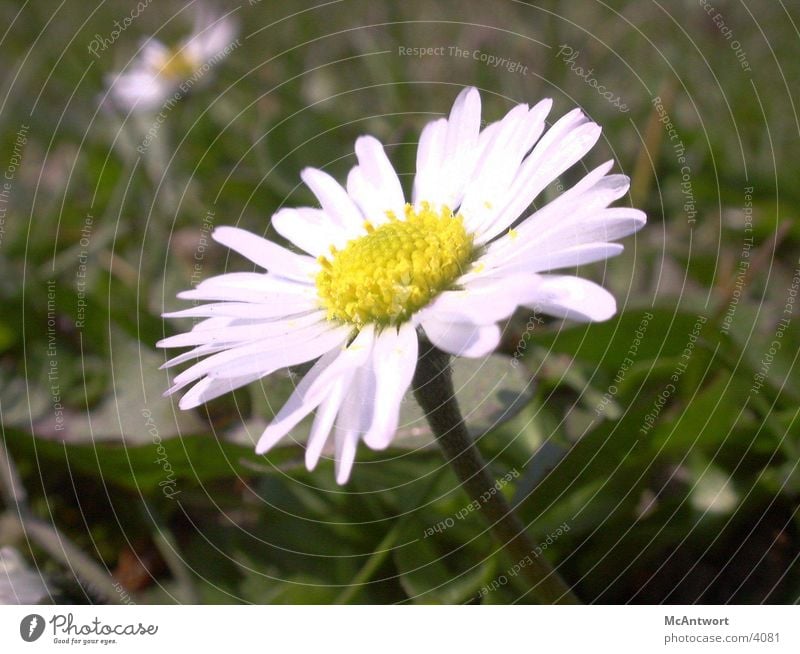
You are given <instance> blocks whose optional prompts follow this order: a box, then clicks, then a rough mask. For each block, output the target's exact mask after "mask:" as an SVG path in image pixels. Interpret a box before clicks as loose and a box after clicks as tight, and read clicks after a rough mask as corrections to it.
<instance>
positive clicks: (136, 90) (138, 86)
mask: <svg viewBox="0 0 800 654" xmlns="http://www.w3.org/2000/svg"><path fill="white" fill-rule="evenodd" d="M109 85H110V90H111V93H112V96H113V98H114V102H115V103H116V104H117V105H118V106H119V107H121V108H123V109H126V110H132V109H136V110H139V111H152V110H153V109H156V108H158V107H160V106H161V105H162V104H163V103H164V101H165V100H166V99H167V97H168V96H169V95H170V93H171V92H172V88H173V87H172V84H170V83H168V82H167V81H166V80H164V79H163V78H162V77H161V76H160V75H155V74H153V73H152V72H150V71H136V70H134V71H131V72H128V73H121V74H119V75H117V76H116V77H115V78H111V79H110V80H109Z"/></svg>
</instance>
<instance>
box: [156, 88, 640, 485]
mask: <svg viewBox="0 0 800 654" xmlns="http://www.w3.org/2000/svg"><path fill="white" fill-rule="evenodd" d="M551 105H552V101H551V100H543V101H541V102H539V103H538V104H536V105H534V106H533V107H529V106H528V105H526V104H520V105H517V106H516V107H514V108H513V109H512V110H511V111H509V112H508V113H507V114H506V115H505V117H504V118H503V119H502V120H499V121H497V122H494V123H491V124H490V125H488V126H486V127H485V128H484V129H481V106H480V96H479V94H478V91H477V90H476V89H474V88H467V89H465V90H464V91H462V92H461V93H460V94H459V96H458V98H457V99H456V101H455V103H454V105H453V108H452V110H451V112H450V115H449V117H448V118H440V119H438V120H435V121H433V122H431V123H429V124H428V125H427V126H426V127H425V128H424V129H423V131H422V134H421V136H420V140H419V146H418V151H417V165H416V176H415V178H414V185H413V194H412V197H411V202H406V200H405V198H404V195H403V189H402V187H401V184H400V180H399V178H398V176H397V173H396V172H395V170H394V168H393V167H392V164H391V163H390V162H389V159H388V157H387V156H386V153H385V152H384V149H383V146H382V145H381V143H380V142H379V141H378V140H376V139H375V138H373V137H371V136H362V137H360V138H359V139H358V140H357V141H356V144H355V154H356V158H357V160H358V164H357V165H356V166H355V167H354V168H353V169H352V170H351V171H350V173H349V175H348V177H347V184H346V186H345V187H342V186H340V185H339V184H338V183H337V182H336V180H335V179H333V178H332V177H331V176H330V175H328V174H327V173H325V172H323V171H321V170H317V169H315V168H306V169H305V170H303V171H302V173H301V177H302V179H303V181H304V182H305V184H306V185H307V186H308V187H309V188H310V189H311V191H312V192H313V193H314V195H315V196H316V198H317V200H318V201H319V204H320V207H319V208H316V207H313V208H312V207H302V208H292V209H288V208H287V209H281V210H280V211H278V212H277V213H276V214H275V215H274V216H273V217H272V224H273V226H274V227H275V229H276V230H277V231H278V233H280V234H281V235H282V236H283V237H284V238H286V239H287V240H288V241H289V242H291V243H292V244H294V246H296V248H297V249H298V250H301V251H302V253H298V252H295V251H293V250H291V249H287V248H285V247H282V246H280V245H278V244H276V243H274V242H272V241H270V240H268V239H265V238H261V237H260V236H257V235H255V234H252V233H250V232H248V231H245V230H243V229H238V228H235V227H219V228H217V229H216V230H215V231H214V233H213V238H214V239H215V240H216V241H217V242H219V243H221V244H222V245H225V246H227V247H228V248H230V249H232V250H235V251H236V252H238V253H239V254H241V255H242V256H244V257H246V258H247V259H249V260H250V261H252V262H253V263H254V264H256V266H258V267H260V268H263V269H265V270H266V271H267V272H235V273H226V274H223V275H219V276H217V277H212V278H210V279H207V280H205V281H203V282H201V283H200V284H199V285H198V286H197V287H196V288H195V289H193V290H190V291H185V292H183V293H180V294H179V296H178V297H181V298H184V299H187V300H201V301H208V302H209V303H208V304H203V305H199V306H195V307H192V308H190V309H185V310H183V311H177V312H175V313H167V314H164V316H165V317H169V318H179V317H193V318H203V319H204V320H202V321H201V322H199V323H198V324H197V325H196V326H195V327H194V329H192V330H191V331H190V332H188V333H184V334H180V335H177V336H172V337H170V338H166V339H164V340H162V341H160V342H159V343H158V345H159V346H160V347H183V346H193V347H194V349H192V350H190V351H189V352H186V353H184V354H182V355H180V356H178V357H176V358H173V359H171V360H170V361H168V362H167V363H166V364H165V367H171V366H174V365H177V364H180V363H184V362H187V361H192V360H196V359H198V358H200V357H205V358H203V359H202V360H200V361H198V362H196V363H194V365H192V366H191V367H190V368H188V369H187V370H185V371H184V372H181V373H180V374H178V375H177V376H176V377H175V378H174V385H173V386H172V388H170V389H169V390H168V391H167V394H168V395H169V394H172V393H175V392H177V391H180V390H182V389H184V388H185V387H186V386H188V385H189V384H193V386H192V387H191V388H190V389H189V390H188V391H187V392H186V393H185V394H184V395H183V397H182V398H181V400H180V402H179V406H180V407H181V408H182V409H190V408H192V407H197V406H198V405H200V404H202V403H204V402H207V401H208V400H211V399H212V398H215V397H217V396H219V395H222V394H223V393H226V392H227V391H230V390H232V389H235V388H237V387H240V386H242V385H244V384H248V383H250V382H252V381H255V380H257V379H260V378H262V377H264V376H266V375H269V374H271V373H274V372H276V371H278V370H280V369H282V368H286V367H288V366H294V365H297V364H301V363H304V362H310V361H313V360H316V363H314V365H313V367H312V368H311V369H310V371H309V372H308V373H307V374H306V375H305V376H304V377H303V379H302V380H301V381H300V382H299V383H298V385H297V387H296V388H295V390H294V393H293V394H292V396H291V397H290V398H289V400H288V401H287V403H286V404H285V405H284V406H283V407H282V408H281V409H280V411H279V412H278V413H277V415H276V416H275V418H274V420H273V421H272V422H271V423H270V424H269V425H268V426H267V428H266V429H265V431H264V433H263V435H262V436H261V438H260V440H259V441H258V444H257V445H256V452H258V453H265V452H267V451H268V450H269V449H270V448H271V447H273V446H274V445H275V444H276V443H278V441H280V440H281V439H282V438H283V437H284V436H286V435H287V434H288V433H289V432H290V431H291V430H292V429H293V428H294V427H295V426H296V425H297V424H298V423H299V422H300V421H301V420H303V418H305V417H306V416H308V415H310V414H311V413H312V412H313V413H314V414H315V415H314V419H313V424H312V427H311V432H310V436H309V438H308V442H307V444H306V454H305V459H306V465H307V467H308V469H309V470H311V469H313V468H314V466H315V465H316V464H317V462H318V461H319V458H320V455H321V453H322V452H323V448H324V447H325V445H326V443H327V441H328V439H329V438H333V443H334V448H333V449H334V452H335V470H336V480H337V481H338V482H339V483H340V484H343V483H345V482H346V481H347V479H348V477H349V475H350V472H351V469H352V466H353V461H354V459H355V455H356V448H357V445H358V443H359V441H362V440H363V441H364V443H365V444H366V445H367V446H368V447H370V448H372V449H375V450H380V449H383V448H385V447H387V446H388V445H389V444H390V442H391V441H392V438H393V436H394V434H395V431H396V428H397V426H398V419H399V418H398V414H399V408H400V403H401V400H402V398H403V395H404V394H405V393H406V391H407V390H408V388H409V386H410V385H411V381H412V377H413V374H414V370H415V366H416V363H417V355H418V348H419V338H420V336H421V334H424V335H425V337H427V339H428V340H429V341H430V342H431V343H432V344H433V345H435V346H436V347H438V348H440V349H441V350H444V351H445V352H448V353H450V354H452V355H455V356H465V357H482V356H484V355H487V354H489V353H490V352H492V350H494V349H495V348H496V346H497V345H498V342H499V340H500V335H501V330H500V327H499V326H498V323H499V322H500V321H503V320H504V319H506V318H508V317H509V316H511V314H512V313H513V312H514V311H515V309H517V308H518V307H528V308H535V309H536V310H537V311H541V312H545V313H548V314H550V315H552V316H556V317H561V318H569V319H572V320H581V321H594V320H606V319H607V318H610V317H611V316H612V315H613V314H614V313H615V311H616V303H615V301H614V298H613V297H612V296H611V295H610V294H609V293H608V292H607V291H606V290H604V289H603V288H601V287H600V286H598V285H597V284H595V283H593V282H591V281H589V280H586V279H582V278H580V277H575V276H571V275H564V274H553V273H551V272H550V271H552V270H554V269H557V268H568V267H574V266H577V265H580V264H585V263H589V262H592V261H599V260H603V259H606V258H607V257H611V256H614V255H616V254H619V253H620V252H621V251H622V246H621V245H619V244H617V243H613V242H611V241H613V240H615V239H618V238H620V237H623V236H626V235H628V234H631V233H633V232H635V231H636V230H638V229H639V228H640V227H642V226H643V225H644V223H645V216H644V214H643V213H642V212H641V211H637V210H636V209H631V208H627V207H618V208H609V207H608V205H609V204H610V203H611V202H613V201H614V200H617V199H619V198H621V197H622V196H623V195H625V193H626V192H627V190H628V186H629V180H628V178H627V177H626V176H624V175H609V174H608V172H609V170H610V169H611V166H612V163H613V162H612V161H608V162H606V163H604V164H603V165H601V166H599V167H598V168H596V169H594V170H592V171H591V172H590V173H589V174H588V175H586V176H585V177H584V178H583V179H582V180H581V181H580V182H578V183H577V184H576V185H575V186H573V187H572V188H570V189H569V190H567V191H566V192H564V193H563V194H562V195H561V196H559V197H558V198H557V199H555V200H553V201H552V202H550V203H548V204H545V205H544V206H542V207H541V208H539V209H537V210H535V211H533V213H531V214H530V215H527V216H526V215H525V214H526V211H527V209H528V207H529V206H530V205H531V203H532V202H533V200H534V199H535V198H536V197H537V196H538V195H539V193H540V192H541V191H542V190H544V189H545V187H547V186H548V185H549V184H550V183H551V182H553V181H554V180H555V179H556V178H557V177H558V176H559V175H561V174H562V173H563V172H564V171H565V170H567V169H568V168H570V167H571V166H572V165H573V164H575V163H576V162H577V161H578V160H579V159H581V157H583V156H584V155H585V154H586V153H587V152H588V151H589V150H590V149H591V147H592V146H593V145H594V144H595V142H596V141H597V139H598V138H599V136H600V127H599V126H598V125H596V124H595V123H593V122H591V121H590V120H588V119H587V118H586V116H584V114H583V113H582V112H581V111H580V110H578V109H575V110H574V111H571V112H570V113H568V114H566V115H565V116H564V117H563V118H561V119H560V120H558V121H556V122H555V123H554V124H553V125H552V127H550V129H548V130H547V131H545V119H546V118H547V115H548V113H549V112H550V108H551Z"/></svg>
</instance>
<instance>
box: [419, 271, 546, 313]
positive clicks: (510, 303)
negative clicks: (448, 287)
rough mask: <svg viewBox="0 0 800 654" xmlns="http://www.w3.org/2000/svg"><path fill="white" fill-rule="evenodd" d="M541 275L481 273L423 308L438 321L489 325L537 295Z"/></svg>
mask: <svg viewBox="0 0 800 654" xmlns="http://www.w3.org/2000/svg"><path fill="white" fill-rule="evenodd" d="M539 283H540V280H539V277H538V276H536V275H528V274H510V275H497V276H496V277H491V276H481V277H477V278H474V279H471V280H469V281H467V282H465V283H463V289H461V290H458V291H445V292H444V293H442V294H440V295H439V296H438V297H437V298H436V299H435V300H434V301H433V302H432V303H431V304H430V305H429V306H428V308H427V309H425V310H424V311H423V312H420V315H421V319H423V320H424V318H425V317H426V316H428V315H430V316H432V317H433V318H435V319H436V320H437V321H439V322H465V323H473V324H476V325H488V324H492V323H495V322H498V321H499V320H504V319H505V318H508V317H509V316H510V315H511V314H512V313H514V311H515V310H516V308H517V307H518V306H521V305H524V304H525V303H526V302H529V301H531V300H533V299H535V298H536V297H538V292H537V287H538V285H539Z"/></svg>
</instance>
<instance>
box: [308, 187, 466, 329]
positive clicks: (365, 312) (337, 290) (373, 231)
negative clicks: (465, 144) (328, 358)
mask: <svg viewBox="0 0 800 654" xmlns="http://www.w3.org/2000/svg"><path fill="white" fill-rule="evenodd" d="M365 227H366V229H367V234H366V235H364V236H361V237H360V238H356V239H353V240H352V241H350V242H348V243H347V245H345V247H344V249H342V250H337V249H336V248H334V247H331V256H330V258H328V257H320V258H319V262H320V264H322V270H321V271H320V272H319V273H318V274H317V278H316V284H317V294H318V296H319V299H320V302H321V303H322V306H323V307H324V308H325V309H326V310H327V312H328V320H337V321H339V322H344V323H350V324H353V325H355V326H357V327H362V326H363V325H366V324H369V323H375V324H378V325H390V324H400V323H402V322H404V321H406V320H407V319H408V318H409V317H410V316H411V315H412V314H413V313H414V312H416V311H419V310H420V309H421V308H422V307H424V306H425V305H426V304H428V303H429V302H430V301H431V300H432V299H433V298H434V297H436V296H437V295H438V294H439V293H441V292H442V291H445V290H447V289H449V288H452V287H453V284H454V282H455V281H456V280H457V279H458V278H459V277H460V276H461V275H462V274H463V273H464V272H465V271H466V269H467V267H468V266H469V264H470V263H471V262H472V261H473V259H474V256H475V247H474V246H473V242H472V241H473V238H472V234H468V233H467V230H466V229H464V221H463V220H462V218H461V216H460V215H455V216H454V215H453V212H452V211H451V210H450V209H449V208H447V207H444V208H442V209H441V210H440V211H436V210H434V209H432V208H431V207H430V205H428V204H427V203H423V205H422V207H421V208H420V209H419V210H415V209H414V208H413V207H412V206H411V205H409V204H407V205H406V206H405V220H399V219H398V218H397V217H396V216H395V215H393V214H391V213H390V214H389V222H387V223H384V224H383V225H381V226H380V227H377V228H376V227H373V226H372V224H371V223H369V222H367V223H365Z"/></svg>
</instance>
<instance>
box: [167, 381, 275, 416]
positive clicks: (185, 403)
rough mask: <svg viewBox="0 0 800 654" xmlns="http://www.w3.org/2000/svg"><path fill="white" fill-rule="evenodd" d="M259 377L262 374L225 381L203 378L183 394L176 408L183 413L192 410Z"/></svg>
mask: <svg viewBox="0 0 800 654" xmlns="http://www.w3.org/2000/svg"><path fill="white" fill-rule="evenodd" d="M261 377H264V374H263V373H260V372H256V373H251V374H249V375H244V376H242V377H228V378H225V379H212V378H211V377H203V379H201V380H200V381H199V382H197V383H196V384H195V385H194V386H192V387H191V388H190V389H189V390H188V391H186V393H184V394H183V396H182V397H181V399H180V400H179V401H178V407H179V408H180V409H183V410H184V411H185V410H187V409H194V408H195V407H198V406H200V405H201V404H205V403H206V402H209V401H210V400H213V399H215V398H217V397H219V396H220V395H225V393H230V392H231V391H234V390H236V389H237V388H240V387H242V386H245V385H247V384H250V383H251V382H254V381H256V380H257V379H260V378H261Z"/></svg>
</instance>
